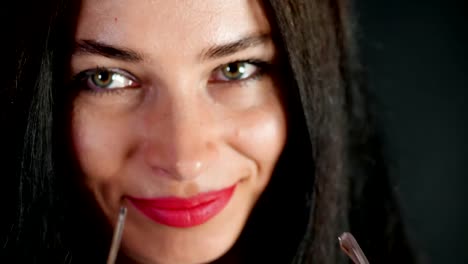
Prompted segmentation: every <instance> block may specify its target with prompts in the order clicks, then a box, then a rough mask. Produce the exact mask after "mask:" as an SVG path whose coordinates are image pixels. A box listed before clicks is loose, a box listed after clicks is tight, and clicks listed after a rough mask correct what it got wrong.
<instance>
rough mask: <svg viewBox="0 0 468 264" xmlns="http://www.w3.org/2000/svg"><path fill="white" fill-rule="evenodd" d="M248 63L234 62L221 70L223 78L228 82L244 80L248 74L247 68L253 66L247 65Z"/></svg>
mask: <svg viewBox="0 0 468 264" xmlns="http://www.w3.org/2000/svg"><path fill="white" fill-rule="evenodd" d="M247 64H248V63H246V62H234V63H229V64H227V65H226V66H224V67H223V68H221V72H222V74H223V77H225V78H226V79H227V80H240V79H243V77H244V74H245V73H246V72H247V67H248V66H252V65H247Z"/></svg>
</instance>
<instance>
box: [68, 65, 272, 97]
mask: <svg viewBox="0 0 468 264" xmlns="http://www.w3.org/2000/svg"><path fill="white" fill-rule="evenodd" d="M234 64H247V66H253V67H255V69H254V71H253V73H252V74H251V75H249V76H247V77H246V78H243V79H238V80H235V79H233V80H229V79H227V80H213V79H212V75H214V74H216V73H218V74H219V73H220V71H222V70H223V69H225V68H226V67H228V66H229V65H231V66H233V65H234ZM271 65H272V63H271V62H267V61H263V60H258V59H246V60H235V61H232V62H228V63H225V64H222V65H220V66H219V67H217V68H215V69H214V70H213V71H212V73H211V75H210V78H209V80H208V82H209V83H210V84H219V85H238V84H245V83H247V82H250V81H255V80H258V79H260V78H261V77H262V76H264V75H265V74H266V73H267V72H268V71H269V70H270V69H271ZM99 73H107V74H110V75H111V76H112V77H111V78H112V81H114V78H115V76H123V77H124V78H126V79H127V81H128V82H130V83H131V85H127V86H122V87H117V88H101V87H98V86H97V85H96V84H94V81H93V80H92V78H93V76H95V75H96V74H99ZM221 74H222V73H221ZM112 81H111V82H112ZM72 83H73V86H74V87H78V88H80V89H82V88H84V89H86V90H87V91H90V92H93V93H97V94H108V93H111V94H114V93H120V92H122V91H123V89H133V88H139V87H140V85H141V84H140V81H139V80H138V79H137V78H136V77H134V75H133V74H131V73H130V72H128V71H125V70H122V69H117V68H106V67H99V66H98V67H95V68H92V69H88V70H84V71H82V72H80V73H78V74H76V75H75V76H74V77H73V78H72ZM92 86H95V87H92Z"/></svg>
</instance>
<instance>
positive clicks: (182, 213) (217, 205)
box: [128, 185, 236, 227]
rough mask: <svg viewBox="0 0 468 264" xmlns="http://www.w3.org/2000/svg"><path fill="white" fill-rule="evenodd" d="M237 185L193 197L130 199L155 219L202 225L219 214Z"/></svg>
mask: <svg viewBox="0 0 468 264" xmlns="http://www.w3.org/2000/svg"><path fill="white" fill-rule="evenodd" d="M235 187H236V185H233V186H231V187H228V188H225V189H222V190H218V191H213V192H207V193H202V194H199V195H197V196H194V197H191V198H178V197H162V198H150V199H146V198H145V199H141V198H133V197H128V199H129V201H130V202H131V203H132V204H133V205H134V206H135V207H136V208H137V209H138V210H140V211H141V212H142V213H143V214H144V215H146V216H147V217H149V218H150V219H152V220H153V221H155V222H157V223H160V224H163V225H167V226H172V227H193V226H197V225H201V224H203V223H205V222H207V221H208V220H210V219H211V218H213V217H214V216H215V215H217V214H218V213H219V212H221V210H223V208H224V207H226V205H227V203H228V202H229V200H230V199H231V197H232V194H233V193H234V189H235Z"/></svg>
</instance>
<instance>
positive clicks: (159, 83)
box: [70, 0, 287, 264]
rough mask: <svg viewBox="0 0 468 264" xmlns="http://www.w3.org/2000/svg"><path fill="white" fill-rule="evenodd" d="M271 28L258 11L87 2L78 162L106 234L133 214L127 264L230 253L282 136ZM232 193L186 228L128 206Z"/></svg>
mask: <svg viewBox="0 0 468 264" xmlns="http://www.w3.org/2000/svg"><path fill="white" fill-rule="evenodd" d="M270 30H271V29H270V25H269V23H268V20H267V18H266V16H265V14H264V11H263V9H262V7H261V5H260V1H250V0H234V1H222V0H192V1H165V0H164V1H163V0H139V1H131V0H99V1H95V0H84V1H82V6H81V10H80V14H79V17H78V21H77V28H76V33H75V42H76V48H75V50H74V53H73V54H72V57H71V61H70V68H71V74H70V77H71V79H72V80H73V87H75V88H76V89H78V90H77V93H76V96H75V97H74V99H73V107H72V115H71V116H72V119H71V141H72V147H73V152H74V153H73V154H74V156H75V158H76V159H77V161H78V165H79V167H80V169H81V172H82V175H81V178H82V180H83V183H84V185H85V186H86V188H87V189H88V190H89V192H90V193H91V194H92V196H93V199H94V200H95V202H96V204H97V205H98V207H99V208H100V209H101V210H102V212H103V214H104V215H105V216H106V218H107V220H108V223H109V225H114V223H115V222H116V217H117V215H118V212H119V207H120V205H121V204H122V203H125V204H126V205H127V206H128V213H127V219H126V225H125V229H124V234H123V238H122V245H121V250H122V252H121V253H122V254H121V255H124V256H125V259H130V260H132V261H131V262H134V263H164V264H166V263H204V262H209V261H213V260H215V259H217V258H219V257H220V256H222V255H223V254H224V253H226V252H227V251H228V250H229V249H230V248H231V247H232V245H233V244H234V243H235V241H236V239H237V238H238V236H239V235H240V233H241V231H242V229H243V227H244V225H245V222H246V220H247V218H248V217H249V214H250V212H251V210H252V208H253V206H254V205H255V203H256V201H257V199H258V198H259V196H260V194H261V193H262V192H263V191H264V189H265V188H266V186H267V184H268V182H269V180H270V177H271V174H272V171H273V169H274V167H275V164H276V162H277V160H278V158H279V155H280V153H281V152H282V150H283V147H284V144H285V141H286V136H287V135H286V130H287V129H286V117H285V111H284V107H283V105H282V102H281V96H280V91H279V87H277V83H276V82H275V81H274V80H273V73H274V72H275V69H276V63H277V54H276V49H275V46H274V43H273V41H272V39H271V37H270ZM233 185H235V189H234V192H233V193H232V196H231V197H229V201H228V202H227V203H226V204H225V206H223V208H222V209H221V210H220V211H219V212H217V213H216V214H215V215H214V216H212V217H209V219H206V220H204V221H201V223H197V224H194V225H189V226H187V227H176V226H171V225H168V224H165V223H161V222H158V221H157V220H156V221H155V220H154V219H151V218H150V217H148V216H147V215H145V214H144V213H143V212H142V210H139V209H138V208H136V207H135V206H134V205H133V204H132V203H131V202H130V201H129V200H131V198H132V197H134V198H137V199H160V198H163V199H165V198H168V199H175V200H180V199H182V200H183V199H188V200H190V199H191V198H193V197H197V195H203V194H204V193H209V192H214V191H217V190H222V189H226V188H228V187H230V186H233Z"/></svg>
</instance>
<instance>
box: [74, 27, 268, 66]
mask: <svg viewBox="0 0 468 264" xmlns="http://www.w3.org/2000/svg"><path fill="white" fill-rule="evenodd" d="M268 41H271V36H270V34H268V33H266V34H260V35H252V36H247V37H243V38H241V39H239V40H236V41H234V42H230V43H226V44H221V45H215V46H212V47H209V48H208V49H205V50H203V51H202V52H201V54H200V56H199V57H200V59H201V60H209V59H216V58H221V57H225V56H229V55H232V54H235V53H237V52H239V51H242V50H245V49H248V48H251V47H255V46H259V45H263V44H265V43H267V42H268ZM73 53H74V54H90V55H99V56H103V57H107V58H110V59H116V60H121V61H126V62H141V61H143V60H144V56H143V55H142V54H140V53H139V52H137V51H134V50H131V49H126V48H122V47H117V46H113V45H110V44H106V43H103V42H100V41H96V40H90V39H83V40H79V41H77V42H75V48H74V52H73Z"/></svg>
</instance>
